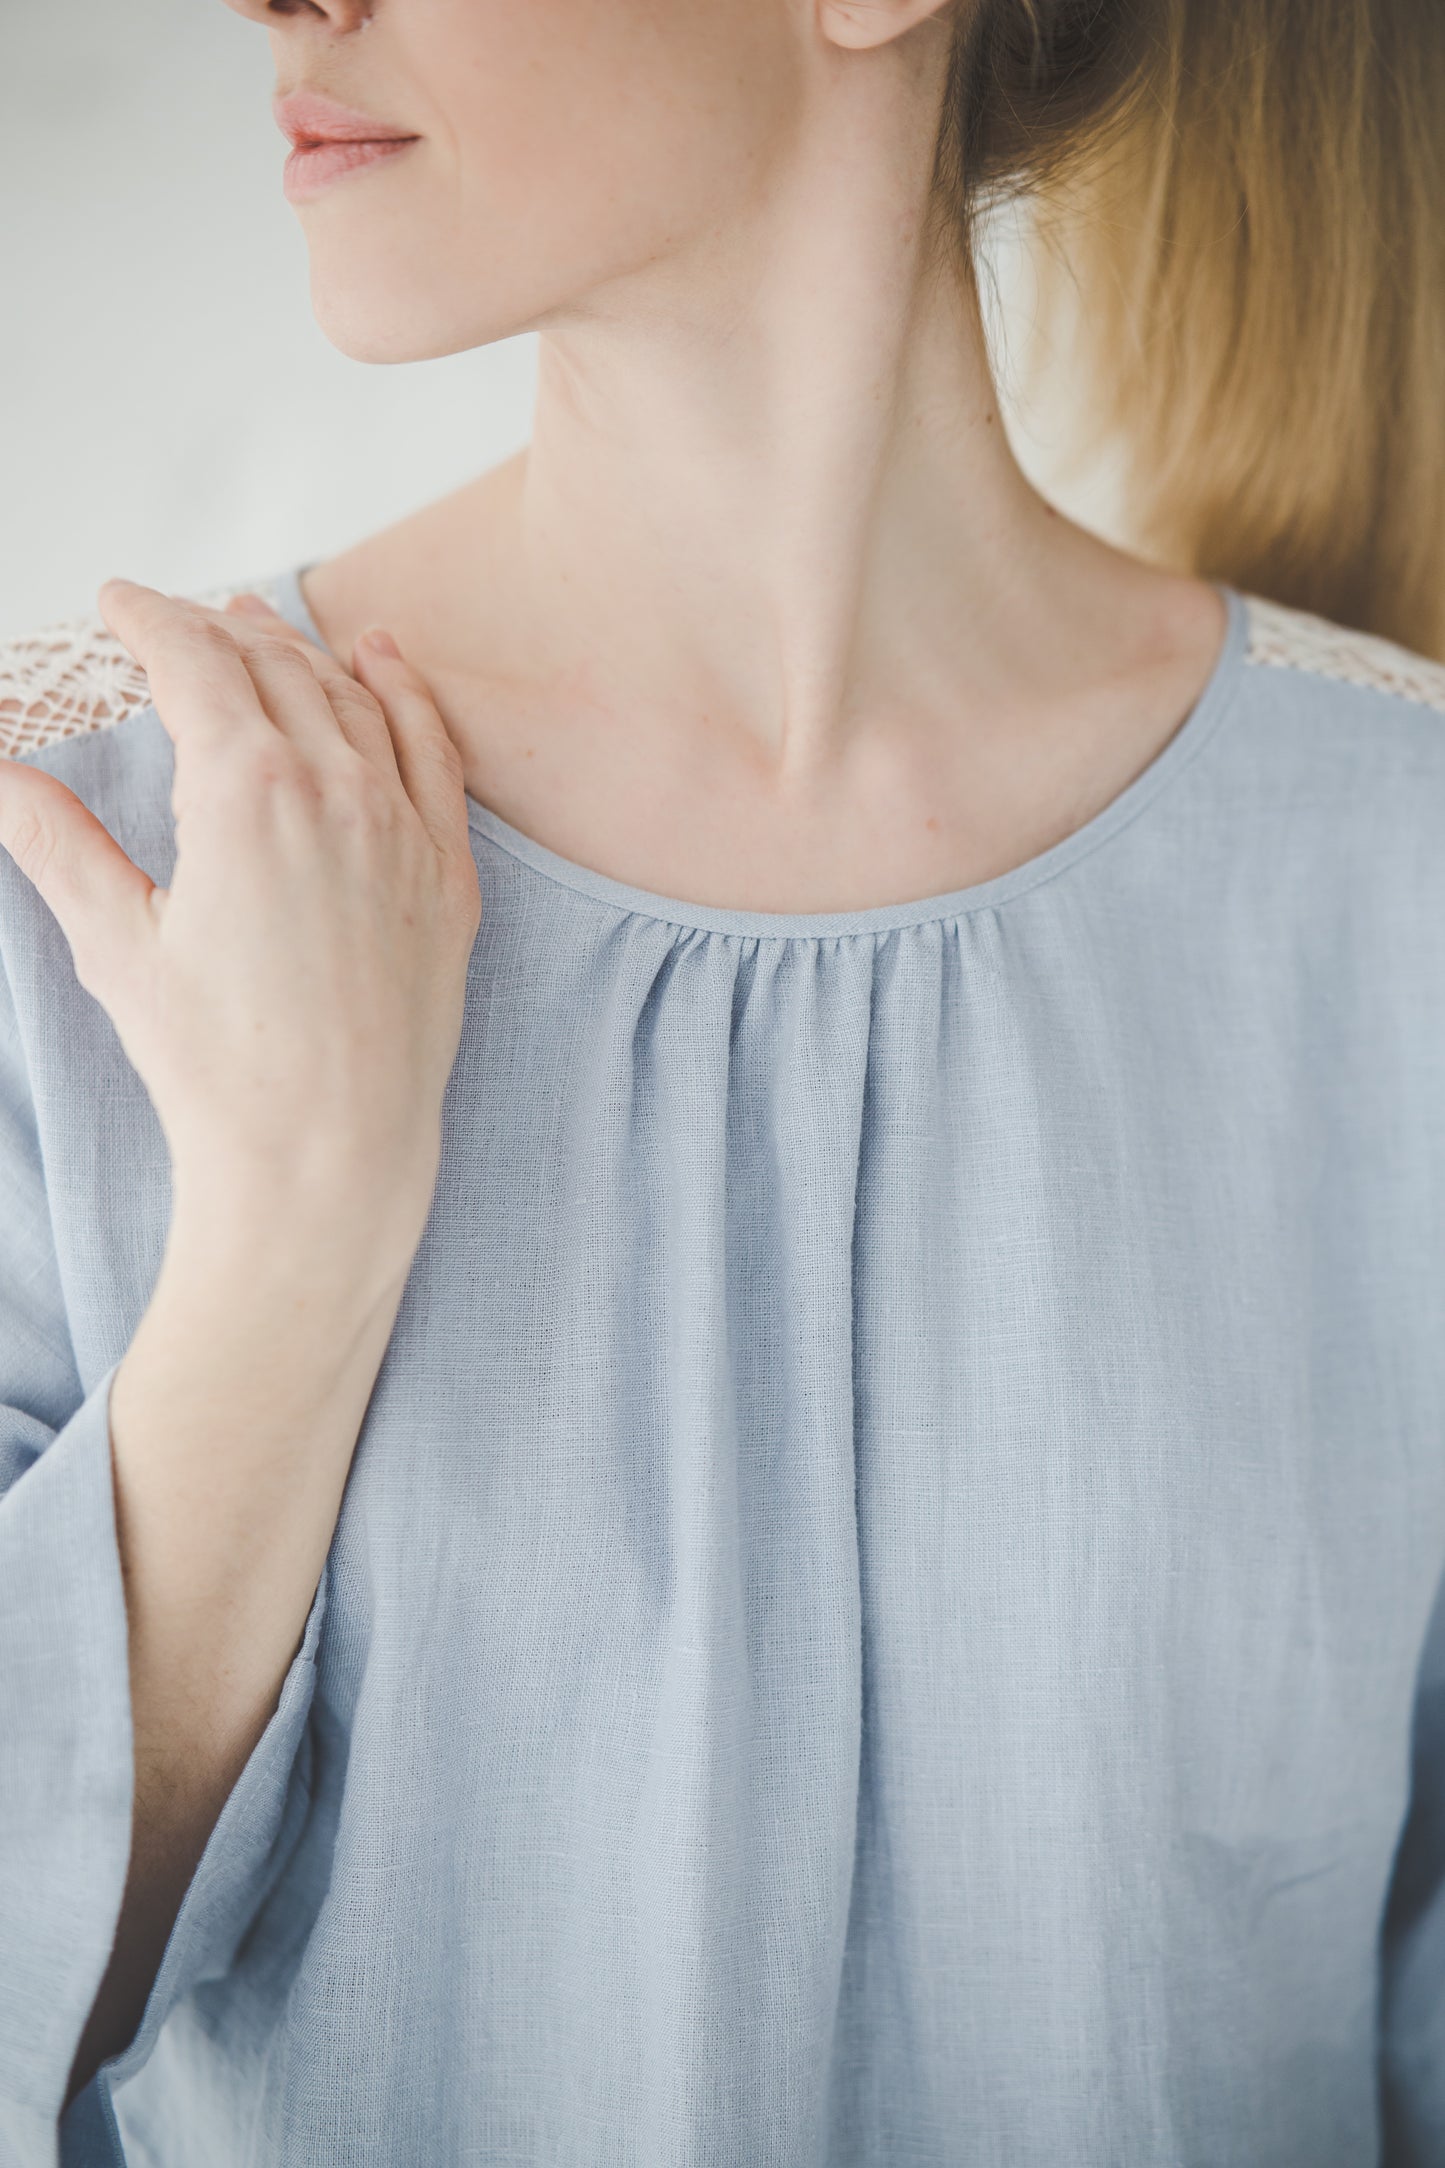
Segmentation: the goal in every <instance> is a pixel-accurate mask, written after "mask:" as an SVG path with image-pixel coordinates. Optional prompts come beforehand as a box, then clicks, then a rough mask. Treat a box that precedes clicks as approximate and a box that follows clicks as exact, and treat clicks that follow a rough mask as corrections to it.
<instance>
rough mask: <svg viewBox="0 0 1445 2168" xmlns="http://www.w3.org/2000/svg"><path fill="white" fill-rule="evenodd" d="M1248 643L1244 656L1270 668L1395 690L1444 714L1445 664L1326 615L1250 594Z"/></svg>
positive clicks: (1382, 690)
mask: <svg viewBox="0 0 1445 2168" xmlns="http://www.w3.org/2000/svg"><path fill="white" fill-rule="evenodd" d="M1244 599H1245V602H1246V605H1247V606H1248V610H1249V647H1248V650H1247V656H1246V659H1247V660H1248V661H1249V662H1252V663H1258V664H1260V665H1262V666H1263V667H1265V668H1267V669H1274V670H1306V671H1308V672H1309V673H1310V674H1311V676H1313V677H1323V678H1335V679H1337V680H1338V681H1339V682H1340V683H1341V684H1344V685H1364V686H1367V687H1368V688H1369V689H1370V690H1371V691H1372V692H1381V693H1394V694H1395V696H1396V697H1397V699H1400V700H1410V701H1413V702H1414V703H1415V705H1416V706H1417V707H1422V708H1436V709H1438V710H1439V712H1440V713H1441V714H1442V715H1445V663H1438V662H1432V661H1431V660H1430V658H1429V657H1428V656H1425V655H1417V654H1415V653H1414V652H1413V650H1412V649H1410V648H1408V647H1397V646H1396V644H1395V642H1394V641H1393V640H1383V639H1381V638H1380V637H1379V636H1378V635H1377V634H1375V633H1368V632H1355V631H1353V630H1352V629H1351V628H1350V627H1349V626H1347V625H1337V624H1335V622H1334V621H1333V619H1331V618H1328V617H1313V616H1311V615H1310V613H1309V612H1308V611H1307V610H1292V609H1288V608H1286V606H1285V605H1284V604H1283V603H1282V602H1270V601H1268V600H1267V599H1266V598H1265V597H1264V596H1263V595H1246V596H1245V598H1244Z"/></svg>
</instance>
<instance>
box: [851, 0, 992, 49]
mask: <svg viewBox="0 0 1445 2168" xmlns="http://www.w3.org/2000/svg"><path fill="white" fill-rule="evenodd" d="M958 5H959V0H818V24H819V27H820V29H821V30H822V32H823V35H824V37H825V38H827V39H828V41H829V43H830V44H833V45H842V46H847V47H849V48H850V49H851V50H853V51H855V52H866V51H867V50H868V48H869V47H870V46H874V45H887V44H889V43H891V41H892V40H893V39H894V38H899V37H902V35H903V33H904V31H905V30H912V29H914V28H915V27H916V26H917V25H918V24H919V23H922V22H927V21H928V19H929V17H930V16H935V15H936V16H937V17H938V18H939V19H940V21H941V22H946V23H949V24H951V23H952V20H953V17H954V15H955V14H956V12H957V8H958Z"/></svg>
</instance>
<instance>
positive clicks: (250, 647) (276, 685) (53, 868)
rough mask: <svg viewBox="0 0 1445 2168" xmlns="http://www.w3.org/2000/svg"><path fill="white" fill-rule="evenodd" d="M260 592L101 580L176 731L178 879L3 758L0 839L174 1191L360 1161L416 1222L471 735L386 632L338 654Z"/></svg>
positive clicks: (408, 1222)
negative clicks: (203, 591)
mask: <svg viewBox="0 0 1445 2168" xmlns="http://www.w3.org/2000/svg"><path fill="white" fill-rule="evenodd" d="M249 599H250V603H251V607H250V608H248V607H247V606H246V604H245V602H243V600H242V598H236V604H239V605H240V606H239V607H238V606H236V604H233V605H232V606H230V607H228V608H227V610H225V611H219V610H211V609H208V608H206V607H204V606H203V605H200V604H197V603H193V602H188V601H185V600H182V599H178V598H175V597H171V596H168V595H164V594H161V593H159V592H158V591H157V590H156V589H155V588H151V587H144V586H140V585H138V584H137V583H136V582H134V581H131V580H108V581H107V582H106V583H105V585H104V586H103V587H102V588H101V589H100V590H99V602H100V608H101V613H102V615H103V617H104V618H105V621H106V623H107V624H108V625H109V626H110V628H111V630H112V631H113V632H114V633H115V634H116V635H117V636H118V638H119V639H120V640H121V641H122V642H123V643H124V645H125V646H126V647H127V648H128V649H129V651H130V653H131V654H132V655H133V656H134V657H135V659H136V660H137V661H138V662H139V663H140V664H141V666H142V667H143V668H144V670H145V672H146V674H147V677H148V678H149V681H150V689H151V695H152V698H153V700H154V703H155V707H156V712H157V714H158V715H159V717H160V720H161V722H162V724H163V725H164V727H165V729H166V731H167V732H168V733H169V735H170V738H171V741H172V743H173V745H174V748H175V775H174V785H173V790H172V797H171V804H172V810H173V812H174V815H175V823H176V852H177V856H176V864H175V871H174V874H173V876H172V880H171V885H170V887H169V888H168V889H167V888H161V887H159V886H157V885H156V884H155V883H154V882H153V881H151V880H150V879H149V878H148V877H147V876H146V875H145V874H144V873H143V872H141V871H140V869H139V868H138V867H137V866H135V865H134V864H133V863H132V862H131V860H130V859H129V858H128V857H127V855H126V853H125V852H124V851H123V850H122V849H121V847H120V845H119V844H118V843H117V842H116V841H115V839H114V838H113V837H112V836H111V835H110V834H109V833H108V832H107V830H106V829H105V828H104V827H103V826H102V824H101V823H100V822H99V821H98V820H97V819H96V818H95V817H94V815H93V814H92V813H91V812H90V811H89V810H88V809H87V808H86V807H85V806H84V805H83V804H82V803H81V801H80V800H79V799H78V798H77V797H76V796H75V794H74V793H73V792H72V791H70V790H68V789H67V788H66V787H65V785H64V784H62V783H60V782H59V781H58V780H57V779H56V778H54V777H53V776H50V775H47V774H45V773H44V772H43V771H42V770H39V769H32V768H26V767H23V766H21V765H19V764H10V763H6V762H0V843H3V844H4V845H5V847H6V848H7V849H8V850H9V851H10V852H11V854H12V856H13V857H14V858H15V860H16V862H17V864H18V865H19V866H20V869H21V871H22V872H23V873H25V874H26V875H27V877H28V878H29V879H30V880H31V881H32V882H33V883H34V885H35V887H36V889H37V890H38V891H39V893H40V894H41V896H42V897H43V898H44V900H45V902H46V903H47V904H48V906H49V907H50V909H51V910H52V911H53V912H54V914H55V917H56V918H57V920H58V921H59V923H60V926H61V930H62V931H63V933H64V934H65V937H66V939H67V941H68V943H69V946H70V951H71V956H72V960H73V963H74V966H75V972H76V976H77V978H78V979H79V981H80V983H81V985H82V986H83V987H85V989H86V990H87V992H89V993H90V994H92V995H93V996H94V997H95V999H96V1000H97V1001H99V1002H100V1003H101V1005H102V1007H103V1008H104V1009H105V1010H106V1012H107V1014H108V1015H109V1017H110V1019H111V1022H112V1023H113V1024H114V1026H115V1029H116V1032H117V1034H118V1036H119V1038H120V1041H121V1044H122V1046H123V1047H124V1049H125V1052H126V1054H127V1056H128V1057H129V1059H130V1061H131V1063H132V1064H133V1066H134V1067H135V1069H136V1070H137V1072H138V1073H139V1075H140V1077H141V1080H142V1082H143V1083H144V1084H145V1086H146V1089H147V1091H148V1092H149V1094H150V1097H151V1100H152V1102H153V1104H154V1106H155V1109H156V1113H157V1115H158V1117H159V1120H160V1123H161V1126H162V1129H163V1131H164V1133H165V1137H166V1141H167V1144H168V1146H169V1147H170V1152H171V1160H172V1175H173V1184H174V1189H175V1195H176V1200H177V1202H178V1203H179V1200H180V1199H181V1198H182V1197H192V1196H194V1197H196V1198H197V1199H198V1200H199V1201H200V1203H201V1207H202V1209H203V1210H204V1209H205V1208H206V1207H207V1206H208V1205H211V1204H216V1203H220V1204H223V1205H226V1206H227V1207H229V1206H230V1205H231V1204H232V1202H233V1201H239V1200H241V1199H243V1198H245V1197H246V1196H247V1195H254V1194H255V1193H256V1191H257V1189H258V1187H259V1189H260V1192H261V1194H262V1195H263V1197H264V1198H265V1199H266V1200H267V1201H272V1200H276V1199H278V1198H281V1199H286V1200H288V1201H289V1202H290V1203H291V1205H292V1206H293V1208H295V1209H296V1210H298V1211H301V1212H304V1211H305V1208H306V1205H307V1203H308V1202H309V1201H311V1200H315V1201H316V1202H317V1203H318V1204H319V1205H320V1206H321V1207H322V1208H323V1210H324V1209H325V1208H326V1206H327V1205H328V1204H329V1203H330V1202H331V1201H332V1200H334V1199H335V1198H336V1197H337V1195H338V1192H339V1191H349V1192H351V1193H353V1194H354V1193H355V1192H356V1190H357V1189H358V1186H359V1187H360V1188H361V1189H362V1190H363V1191H364V1192H365V1193H366V1195H367V1196H368V1197H369V1198H370V1199H371V1200H372V1201H373V1205H374V1210H373V1212H372V1215H371V1223H372V1224H375V1225H377V1226H379V1227H386V1228H387V1229H391V1228H392V1227H393V1226H394V1227H396V1228H397V1230H398V1231H401V1230H407V1231H409V1232H410V1234H411V1238H412V1240H413V1241H415V1239H417V1238H419V1236H420V1231H421V1226H422V1224H423V1222H424V1220H425V1216H426V1212H427V1209H428V1207H429V1203H430V1198H431V1194H432V1190H433V1188H434V1185H435V1180H436V1171H437V1161H438V1156H439V1149H440V1114H441V1101H442V1094H443V1092H444V1089H445V1086H446V1082H447V1078H448V1076H449V1074H450V1072H451V1068H452V1065H453V1063H454V1061H455V1059H456V1052H457V1046H458V1043H459V1040H460V1034H461V1018H462V1008H463V999H464V990H465V983H466V971H467V961H468V957H469V955H470V952H471V948H472V944H473V941H474V939H475V936H476V932H477V927H478V925H479V923H480V916H481V899H480V894H479V890H478V883H477V872H476V865H475V861H474V860H473V857H472V852H471V845H470V841H469V837H468V829H467V813H466V798H465V791H464V786H463V779H462V763H461V757H460V754H459V752H458V750H457V747H456V745H455V744H454V743H453V741H452V739H451V737H450V736H449V735H448V732H447V730H446V727H445V725H444V723H443V721H442V718H441V716H440V714H439V713H438V711H437V709H436V707H435V705H434V704H433V702H432V700H431V698H430V696H429V694H428V692H427V689H426V686H425V684H424V682H423V681H422V679H421V678H420V677H419V675H418V674H417V672H416V671H414V670H413V669H411V668H410V667H409V665H408V664H407V663H406V662H405V661H404V660H403V659H402V658H401V657H400V656H399V654H398V653H397V652H396V651H395V644H394V643H392V642H390V641H389V636H387V635H385V634H383V635H382V642H383V643H384V644H383V645H382V646H377V645H374V644H372V643H371V639H370V636H367V637H364V638H363V639H362V640H360V641H358V642H357V645H356V651H355V654H354V656H353V666H354V668H355V669H356V670H357V672H358V676H356V677H353V676H352V675H350V674H349V673H348V672H347V671H346V670H344V669H343V668H342V667H341V665H340V664H339V663H338V662H337V661H336V660H335V659H334V658H333V657H332V656H329V655H327V654H326V653H324V651H322V650H321V649H319V648H317V647H315V646H313V645H312V644H311V643H310V642H309V641H307V640H306V639H305V638H304V637H303V636H302V634H300V633H299V632H297V631H296V630H295V629H294V628H293V627H291V626H290V625H288V624H287V623H286V622H285V621H284V620H283V619H281V618H279V617H278V616H276V614H275V613H274V612H272V611H270V610H269V609H267V607H266V605H265V604H263V603H258V602H257V599H256V598H249ZM387 646H390V648H391V652H390V653H388V652H386V647H387ZM378 1213H379V1214H380V1219H379V1220H378V1219H377V1216H376V1215H377V1214H378Z"/></svg>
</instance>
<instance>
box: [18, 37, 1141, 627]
mask: <svg viewBox="0 0 1445 2168" xmlns="http://www.w3.org/2000/svg"><path fill="white" fill-rule="evenodd" d="M521 4H525V0H521ZM273 85H274V69H273V66H272V61H271V54H270V44H269V40H268V38H267V36H266V33H265V31H264V30H263V29H262V28H261V27H260V26H259V25H257V24H254V23H251V22H247V21H244V20H243V19H242V18H241V17H239V16H237V15H235V14H233V13H232V12H231V10H230V9H229V8H227V7H225V6H223V5H222V4H221V0H0V309H3V316H0V638H3V637H5V636H7V635H10V634H13V633H17V632H22V631H27V630H32V629H34V628H36V627H37V626H40V625H43V624H45V623H47V622H48V621H49V620H50V619H52V618H56V617H61V616H69V615H71V614H74V613H77V612H88V611H89V610H91V609H92V608H93V607H94V598H95V590H96V588H97V587H98V586H99V585H100V583H101V581H102V580H104V579H107V578H109V577H110V575H111V574H113V573H118V574H122V575H124V576H125V577H126V578H129V579H137V580H144V581H146V582H148V583H149V584H150V585H152V586H157V587H162V588H165V589H167V590H168V591H171V592H176V591H182V590H194V589H197V588H204V587H207V586H210V585H221V584H223V583H225V582H228V581H232V580H248V579H254V578H260V577H262V576H263V575H265V574H266V573H268V572H271V571H273V570H277V569H279V568H280V567H281V566H283V565H291V564H299V563H303V562H307V561H309V560H312V559H316V558H322V557H326V556H329V555H331V554H333V553H334V552H335V551H337V550H339V549H341V548H344V547H345V546H346V545H347V544H348V543H349V542H352V541H354V540H356V539H357V538H359V537H360V536H361V535H363V534H367V533H370V532H372V531H374V530H375V529H376V528H378V527H380V526H384V525H385V524H386V523H387V522H388V521H390V520H392V519H395V518H397V517H399V516H400V515H401V514H402V513H403V512H406V511H409V510H411V509H412V508H413V507H414V506H416V505H419V504H423V503H426V502H428V501H430V500H431V499H432V498H434V497H437V496H440V495H441V494H443V493H444V492H445V491H446V490H449V489H451V488H454V487H455V486H456V485H457V483H459V482H460V481H462V480H464V479H465V477H466V476H468V475H470V474H474V473H476V472H477V471H479V470H480V469H482V468H485V467H489V466H492V465H494V464H495V463H496V462H497V461H498V460H500V459H503V458H505V457H507V456H508V455H509V454H510V453H511V452H513V451H515V450H516V449H517V448H518V447H519V446H520V445H522V444H524V443H525V442H526V441H527V438H528V435H529V434H530V426H531V405H532V397H533V389H534V382H535V365H536V340H535V338H534V337H533V336H532V335H530V334H528V335H526V336H523V337H520V338H516V339H509V340H506V341H504V342H502V343H500V344H499V345H496V346H491V347H486V348H482V349H479V350H478V351H476V352H473V353H468V354H461V355H453V356H448V357H446V358H445V359H443V360H439V361H424V362H413V363H403V364H393V365H386V366H379V365H374V364H368V363H362V362H355V361H351V360H349V359H347V358H346V357H345V356H344V355H341V354H338V353H337V352H336V350H335V349H334V348H333V347H332V346H330V345H329V344H328V343H327V341H326V340H325V339H324V338H323V336H322V334H321V333H320V331H318V330H317V328H316V325H315V323H314V321H313V319H312V316H311V309H310V300H309V294H308V279H307V265H306V252H305V248H304V246H303V243H302V239H301V232H300V226H299V223H298V221H297V218H296V215H295V213H294V212H293V211H292V210H291V208H290V206H289V205H288V204H287V202H286V200H285V198H284V197H283V195H282V193H281V167H282V164H283V162H284V159H285V155H286V144H285V141H284V139H283V138H282V136H281V135H280V133H279V132H278V130H277V128H276V126H275V123H274V122H273V120H272V118H271V113H270V100H271V93H272V89H273ZM1005 256H1006V252H1005ZM1005 276H1006V277H1007V263H1006V261H1005ZM1005 389H1006V390H1007V387H1005ZM1006 411H1008V409H1007V406H1006ZM1010 421H1011V426H1012V428H1013V430H1014V435H1015V441H1016V442H1017V443H1018V445H1019V451H1020V456H1021V457H1023V458H1024V461H1025V464H1026V465H1029V466H1031V467H1032V468H1033V470H1034V471H1035V473H1036V475H1038V476H1039V478H1040V479H1044V478H1045V476H1046V472H1047V444H1046V437H1047V431H1046V430H1044V429H1043V428H1042V427H1041V425H1040V423H1039V422H1038V418H1037V417H1034V418H1033V420H1031V421H1030V422H1029V423H1028V424H1027V426H1026V425H1025V422H1024V419H1023V416H1022V415H1021V414H1020V413H1018V412H1012V413H1011V414H1010ZM1052 494H1054V495H1055V496H1056V497H1057V499H1058V501H1060V502H1061V503H1069V500H1068V498H1067V496H1066V494H1065V492H1063V491H1062V490H1061V489H1058V488H1055V489H1054V490H1053V491H1052ZM1069 508H1070V509H1073V510H1075V511H1076V512H1077V513H1078V514H1079V516H1083V517H1087V516H1089V515H1090V510H1091V506H1090V503H1089V500H1088V497H1087V495H1085V496H1082V497H1076V500H1075V501H1074V502H1073V503H1072V504H1070V505H1069ZM1096 523H1097V524H1100V525H1103V524H1104V523H1105V519H1104V513H1103V508H1102V505H1100V506H1098V507H1097V517H1096Z"/></svg>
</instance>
